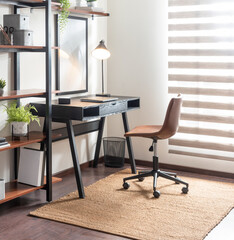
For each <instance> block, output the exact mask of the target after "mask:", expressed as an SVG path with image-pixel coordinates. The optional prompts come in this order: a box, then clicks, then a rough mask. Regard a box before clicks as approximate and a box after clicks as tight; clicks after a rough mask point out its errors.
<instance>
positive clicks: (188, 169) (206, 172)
mask: <svg viewBox="0 0 234 240" xmlns="http://www.w3.org/2000/svg"><path fill="white" fill-rule="evenodd" d="M135 161H136V165H139V166H144V167H150V168H151V167H152V162H149V161H144V160H139V159H136V160H135ZM98 162H99V163H102V162H104V157H100V158H99V161H98ZM125 163H130V160H129V158H125ZM92 165H93V160H91V161H89V162H86V163H82V164H80V169H81V170H83V169H85V168H88V167H90V166H92ZM159 167H160V168H163V169H171V170H176V171H182V172H192V173H198V174H204V175H209V176H215V177H223V178H231V179H234V174H233V173H226V172H219V171H212V170H206V169H200V168H192V167H185V166H178V165H173V164H166V163H159ZM72 173H74V169H73V167H71V168H69V169H66V170H63V171H61V172H58V173H56V174H55V176H56V177H63V176H66V175H69V174H72Z"/></svg>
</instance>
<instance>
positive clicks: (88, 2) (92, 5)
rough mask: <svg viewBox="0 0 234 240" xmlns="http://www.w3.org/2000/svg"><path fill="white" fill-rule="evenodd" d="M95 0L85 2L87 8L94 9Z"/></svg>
mask: <svg viewBox="0 0 234 240" xmlns="http://www.w3.org/2000/svg"><path fill="white" fill-rule="evenodd" d="M96 1H97V0H87V4H88V7H96Z"/></svg>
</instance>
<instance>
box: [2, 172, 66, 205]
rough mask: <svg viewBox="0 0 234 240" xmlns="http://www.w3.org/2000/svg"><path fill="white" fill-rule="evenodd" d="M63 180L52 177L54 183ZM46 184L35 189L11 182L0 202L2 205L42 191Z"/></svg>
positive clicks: (7, 185)
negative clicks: (39, 190)
mask: <svg viewBox="0 0 234 240" xmlns="http://www.w3.org/2000/svg"><path fill="white" fill-rule="evenodd" d="M61 181H62V178H56V177H52V183H57V182H61ZM45 182H46V177H45ZM45 185H46V184H44V185H43V186H40V187H33V186H29V185H26V184H22V183H18V182H17V181H13V182H9V183H6V184H5V192H6V194H5V198H4V199H3V200H0V204H2V203H4V202H7V201H10V200H12V199H15V198H18V197H21V196H23V195H25V194H27V193H30V192H33V191H36V190H38V189H42V188H44V187H45Z"/></svg>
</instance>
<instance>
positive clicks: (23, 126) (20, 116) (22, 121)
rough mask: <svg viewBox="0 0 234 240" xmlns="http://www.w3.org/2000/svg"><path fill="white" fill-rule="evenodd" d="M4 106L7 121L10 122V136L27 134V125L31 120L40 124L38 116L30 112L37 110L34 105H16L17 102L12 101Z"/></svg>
mask: <svg viewBox="0 0 234 240" xmlns="http://www.w3.org/2000/svg"><path fill="white" fill-rule="evenodd" d="M5 108H6V112H7V115H8V119H7V122H8V123H11V124H12V137H21V136H27V135H28V125H29V123H30V122H32V121H36V122H37V123H38V124H39V125H40V121H39V118H38V116H36V115H33V114H32V110H33V111H34V112H37V109H36V108H35V107H34V106H31V105H26V106H19V107H17V103H16V102H13V103H11V104H10V106H5Z"/></svg>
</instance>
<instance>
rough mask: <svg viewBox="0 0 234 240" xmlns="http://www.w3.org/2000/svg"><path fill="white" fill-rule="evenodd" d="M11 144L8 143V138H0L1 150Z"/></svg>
mask: <svg viewBox="0 0 234 240" xmlns="http://www.w3.org/2000/svg"><path fill="white" fill-rule="evenodd" d="M9 146H10V144H9V143H8V142H7V141H6V138H4V137H0V148H5V147H9Z"/></svg>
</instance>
